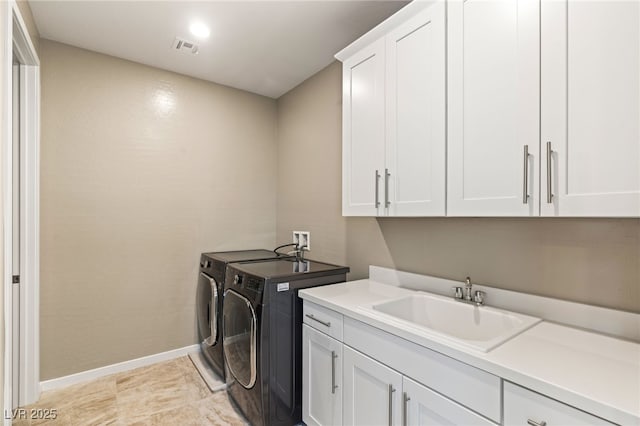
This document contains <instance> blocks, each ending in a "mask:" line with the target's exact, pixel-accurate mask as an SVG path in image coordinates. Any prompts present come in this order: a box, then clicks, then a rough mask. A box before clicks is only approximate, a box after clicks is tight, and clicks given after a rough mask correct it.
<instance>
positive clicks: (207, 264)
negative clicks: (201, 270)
mask: <svg viewBox="0 0 640 426" xmlns="http://www.w3.org/2000/svg"><path fill="white" fill-rule="evenodd" d="M204 267H205V268H211V261H210V260H206V261H205V262H204Z"/></svg>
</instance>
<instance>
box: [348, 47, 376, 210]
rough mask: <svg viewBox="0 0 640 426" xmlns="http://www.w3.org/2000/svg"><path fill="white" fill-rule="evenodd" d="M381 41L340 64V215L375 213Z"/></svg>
mask: <svg viewBox="0 0 640 426" xmlns="http://www.w3.org/2000/svg"><path fill="white" fill-rule="evenodd" d="M384 48H385V46H384V40H380V41H378V42H375V43H373V44H372V45H370V46H369V47H367V48H365V49H363V50H361V51H360V52H358V53H357V54H355V55H354V56H352V57H351V58H349V59H348V60H346V61H345V62H344V63H343V65H342V70H343V71H342V73H343V78H342V81H343V83H342V85H343V87H342V90H343V106H342V164H343V167H342V214H343V215H344V216H377V215H378V214H379V212H382V210H383V209H384V206H382V201H381V199H380V195H381V192H382V191H381V185H382V179H384V176H382V174H384V155H385V152H384V68H385V63H384Z"/></svg>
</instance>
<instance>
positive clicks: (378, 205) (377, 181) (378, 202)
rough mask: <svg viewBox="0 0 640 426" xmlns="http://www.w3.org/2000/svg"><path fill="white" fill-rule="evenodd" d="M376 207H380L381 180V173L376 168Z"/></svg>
mask: <svg viewBox="0 0 640 426" xmlns="http://www.w3.org/2000/svg"><path fill="white" fill-rule="evenodd" d="M375 182H376V208H378V207H380V197H379V196H378V186H379V182H380V173H378V170H377V169H376V181H375Z"/></svg>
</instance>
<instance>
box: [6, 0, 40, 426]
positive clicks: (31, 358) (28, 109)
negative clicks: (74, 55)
mask: <svg viewBox="0 0 640 426" xmlns="http://www.w3.org/2000/svg"><path fill="white" fill-rule="evenodd" d="M0 7H3V8H5V9H4V17H5V22H4V23H3V24H4V25H3V26H2V28H4V31H5V32H4V34H2V39H3V40H4V43H3V45H2V49H3V54H4V56H3V57H4V61H5V62H4V63H3V64H2V67H3V72H4V77H5V78H4V79H3V81H2V84H3V93H4V94H6V95H5V96H3V98H4V105H3V111H4V114H3V117H2V121H3V126H2V128H3V129H4V130H5V131H4V132H3V134H2V168H3V171H2V203H3V209H2V215H3V218H2V223H3V227H4V232H3V247H4V256H3V277H2V282H3V284H4V292H3V293H4V331H5V339H4V383H3V389H4V398H3V405H4V408H5V410H10V409H11V408H12V407H13V405H16V404H17V403H19V404H20V405H25V404H29V403H31V402H34V401H36V400H37V399H38V397H39V394H40V380H39V377H40V373H39V369H40V347H39V346H40V345H39V341H40V337H39V290H40V283H39V268H40V267H39V252H40V248H39V199H40V195H39V152H40V115H39V111H40V60H39V58H38V54H37V53H36V50H35V47H34V46H33V43H32V42H31V38H30V37H29V33H28V30H27V27H26V25H25V23H24V19H23V18H22V14H21V13H20V10H19V9H18V6H17V4H16V2H15V0H9V1H7V2H1V6H0ZM14 46H15V51H16V56H18V59H19V60H20V62H21V63H22V64H24V66H21V67H20V74H21V83H20V84H21V86H20V87H21V92H22V93H21V99H20V103H21V107H20V108H21V114H22V115H21V116H22V117H24V120H22V123H21V129H20V130H21V136H20V137H21V140H20V145H21V157H22V158H21V161H22V167H21V180H22V186H21V203H22V204H21V211H22V214H23V220H22V221H21V225H20V226H21V232H23V235H24V241H23V245H22V247H21V265H20V267H21V281H22V282H21V288H22V290H24V292H23V298H22V300H21V313H20V315H21V317H20V327H21V333H22V336H23V337H24V338H23V340H22V341H21V348H20V353H21V357H20V381H21V383H20V384H21V386H20V388H21V389H20V395H19V398H20V401H18V402H16V401H12V386H13V383H12V378H11V371H12V370H11V368H12V363H13V359H12V355H11V354H12V351H11V347H12V338H13V336H12V303H11V302H12V297H11V289H12V249H13V246H12V238H13V235H12V233H13V223H12V222H13V217H12V216H13V211H12V208H11V205H12V176H13V170H12V169H13V164H12V161H13V155H12V154H13V147H12V129H11V127H12V126H11V123H12V116H13V113H12V110H11V109H12V102H11V100H12V84H11V79H12V77H11V75H12V74H11V67H12V62H13V61H12V56H13V50H14ZM4 417H5V419H4V423H5V424H10V423H11V421H10V420H11V419H7V418H6V417H10V416H6V415H5V416H4Z"/></svg>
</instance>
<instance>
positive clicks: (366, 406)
mask: <svg viewBox="0 0 640 426" xmlns="http://www.w3.org/2000/svg"><path fill="white" fill-rule="evenodd" d="M401 393H402V375H401V374H400V373H398V372H396V371H394V370H392V369H390V368H389V367H386V366H384V365H382V364H380V363H379V362H377V361H374V360H373V359H371V358H369V357H368V356H365V355H363V354H361V353H360V352H358V351H355V350H353V349H351V348H350V347H348V346H345V347H344V419H343V420H344V421H343V424H345V425H353V426H356V425H358V426H378V425H379V426H386V425H389V426H391V425H400V424H401V423H400V421H401V417H400V410H399V407H400V395H401Z"/></svg>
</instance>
